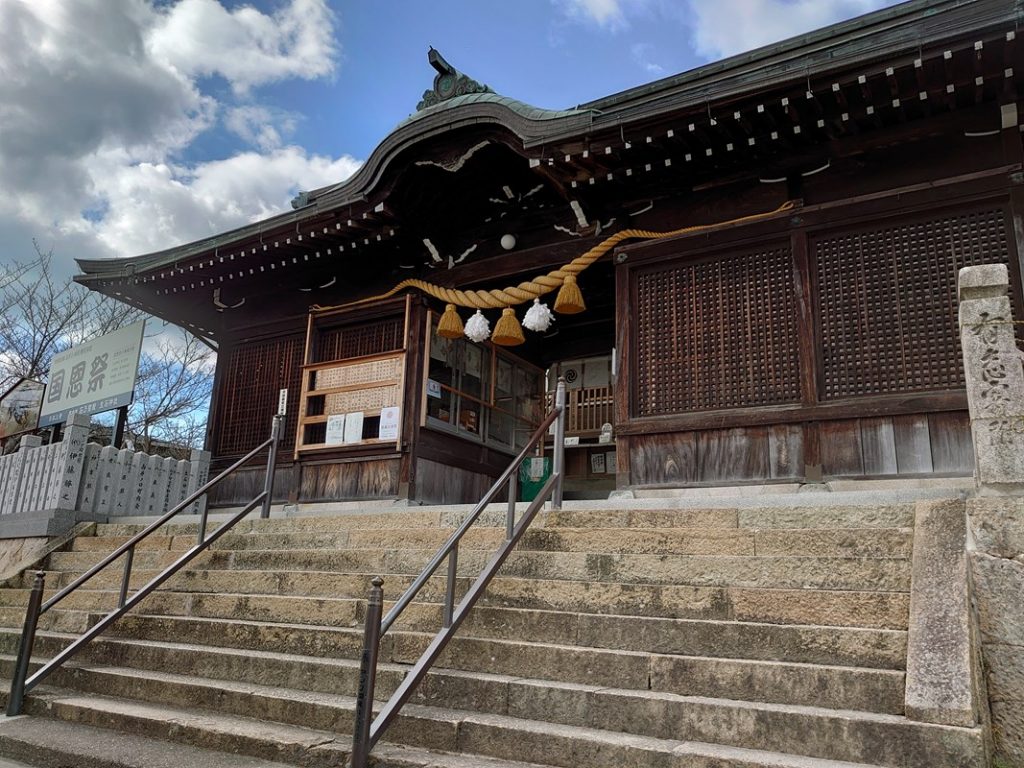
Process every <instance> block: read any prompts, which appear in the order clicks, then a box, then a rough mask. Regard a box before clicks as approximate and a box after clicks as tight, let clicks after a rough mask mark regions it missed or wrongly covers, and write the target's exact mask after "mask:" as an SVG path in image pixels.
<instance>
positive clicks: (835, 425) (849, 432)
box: [818, 420, 864, 477]
mask: <svg viewBox="0 0 1024 768" xmlns="http://www.w3.org/2000/svg"><path fill="white" fill-rule="evenodd" d="M818 434H819V441H820V451H821V472H822V474H823V475H824V476H825V477H843V476H851V475H852V476H858V475H863V474H864V459H863V455H862V453H861V447H860V425H859V424H858V423H857V421H856V420H853V421H824V422H822V423H821V424H819V425H818Z"/></svg>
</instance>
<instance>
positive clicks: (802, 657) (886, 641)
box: [7, 614, 907, 687]
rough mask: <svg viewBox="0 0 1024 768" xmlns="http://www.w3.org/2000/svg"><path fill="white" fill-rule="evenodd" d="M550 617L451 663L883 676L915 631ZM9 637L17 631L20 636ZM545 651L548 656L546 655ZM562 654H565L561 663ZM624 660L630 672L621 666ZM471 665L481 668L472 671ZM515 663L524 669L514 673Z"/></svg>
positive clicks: (143, 622)
mask: <svg viewBox="0 0 1024 768" xmlns="http://www.w3.org/2000/svg"><path fill="white" fill-rule="evenodd" d="M522 618H527V617H522ZM545 618H546V620H547V621H548V622H549V623H548V625H547V626H541V627H539V628H538V629H537V630H536V632H537V634H538V635H539V636H540V637H544V636H545V635H547V636H548V637H554V636H555V635H559V636H560V637H561V638H562V639H563V642H561V643H554V642H549V643H544V641H535V640H534V639H533V638H532V637H531V634H530V633H531V632H532V631H534V630H533V627H531V626H530V625H529V624H527V623H526V622H520V623H519V624H518V625H515V624H513V625H511V626H508V627H504V626H502V625H501V624H497V625H493V626H492V625H488V624H487V623H486V620H481V622H480V623H479V624H477V631H478V634H480V635H486V634H488V633H490V634H492V635H497V636H482V637H472V636H468V635H466V636H462V635H458V634H457V635H456V636H455V638H454V639H453V640H452V645H451V646H450V647H449V651H448V653H449V656H452V654H455V656H456V658H457V660H458V664H456V666H458V667H459V668H466V669H473V670H476V671H488V667H487V665H488V664H489V663H491V662H490V656H493V655H494V654H495V653H497V652H498V651H499V650H501V651H502V659H501V661H502V663H503V664H505V665H509V666H507V669H506V670H498V671H507V672H508V673H509V674H519V673H521V672H522V671H523V670H531V671H534V669H535V668H534V667H531V666H527V665H528V664H530V663H532V661H531V660H532V659H533V658H534V656H538V657H539V659H540V660H539V661H538V662H537V663H542V664H543V667H537V669H540V668H550V669H551V674H552V675H553V678H552V679H562V678H560V677H559V675H560V674H566V675H570V676H574V677H575V679H577V680H579V681H583V682H585V681H588V677H587V675H588V674H597V673H598V671H599V669H600V668H599V667H598V666H597V665H598V664H599V663H600V662H604V661H606V662H607V663H608V665H609V668H608V669H607V670H605V672H607V673H608V674H609V675H611V676H612V678H613V679H615V680H619V681H620V682H614V683H609V685H613V684H614V685H624V686H625V687H628V684H624V683H621V677H620V676H621V675H626V676H629V675H633V674H637V675H639V676H640V677H638V678H637V680H640V683H637V684H641V683H642V686H646V676H647V674H648V672H647V670H646V666H645V660H646V658H647V656H648V655H649V654H652V653H660V654H666V653H667V654H680V655H685V656H707V657H724V658H733V659H760V660H765V661H771V660H775V661H787V662H794V663H809V664H834V665H840V666H852V667H872V668H879V669H902V668H903V667H904V665H905V663H906V644H907V636H906V632H902V631H897V630H880V629H862V628H852V627H844V628H836V627H816V626H809V625H793V624H789V625H786V624H756V623H752V622H730V621H704V620H699V619H658V618H647V617H632V616H609V615H601V616H597V615H592V614H567V615H565V617H564V618H563V619H559V618H557V614H551V615H550V616H549V617H545ZM111 631H113V632H116V633H117V634H118V636H121V637H137V638H144V639H152V640H165V639H166V640H172V639H181V640H188V641H191V642H200V643H202V644H204V645H218V646H224V647H232V648H264V649H267V650H277V651H280V652H284V653H300V654H307V653H308V654H310V655H319V656H322V655H327V654H329V653H333V654H336V655H337V654H342V653H344V654H345V655H347V656H349V657H350V658H356V654H357V653H358V652H359V650H360V649H361V648H362V628H361V627H359V626H354V627H329V626H308V625H296V624H282V623H270V622H255V621H247V620H231V621H223V620H219V619H204V618H195V617H187V618H182V617H174V616H150V615H140V614H128V615H127V616H124V617H122V618H121V619H120V620H119V621H118V622H117V624H116V625H115V626H114V627H112V628H111ZM435 631H436V627H434V628H432V629H431V632H430V633H424V632H414V631H409V630H401V631H398V630H392V632H389V633H388V634H387V635H385V636H384V638H383V640H382V658H385V659H387V657H388V654H389V653H391V654H393V656H394V658H393V659H392V660H394V661H397V662H403V663H412V662H414V661H415V660H416V659H417V658H418V657H419V655H420V654H421V653H422V651H423V649H424V648H425V647H426V644H427V642H428V640H429V638H430V637H431V636H432V635H433V633H434V632H435ZM7 632H8V633H11V634H16V633H17V630H7ZM566 641H567V642H566ZM544 652H547V653H548V656H547V657H545V656H544ZM577 652H578V653H577ZM622 654H626V655H625V656H623V655H622ZM555 656H557V657H559V660H558V662H557V663H556V662H555V661H554V657H555ZM562 657H564V658H562ZM616 661H618V662H621V664H622V665H623V666H622V667H621V668H619V669H616V668H615V667H614V663H615V662H616ZM467 664H470V665H472V666H468V667H467V666H465V665H467ZM516 664H519V666H518V667H516V666H514V665H516ZM560 665H563V666H560ZM538 676H542V675H539V674H538ZM641 678H642V679H641Z"/></svg>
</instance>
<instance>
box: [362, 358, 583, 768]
mask: <svg viewBox="0 0 1024 768" xmlns="http://www.w3.org/2000/svg"><path fill="white" fill-rule="evenodd" d="M565 414H566V404H565V380H564V379H561V378H560V379H559V380H558V388H557V390H556V394H555V407H554V408H553V409H552V410H551V412H550V413H549V414H548V415H547V416H546V417H545V418H544V420H543V421H542V422H541V425H540V426H539V427H538V428H537V430H536V432H534V433H533V435H532V436H531V438H530V440H529V442H528V443H527V444H526V446H525V447H524V448H523V449H522V450H521V451H520V452H519V455H517V456H516V458H515V459H513V461H512V463H511V464H510V465H509V466H508V467H507V468H506V469H505V471H504V472H502V474H501V476H500V477H499V478H498V479H497V480H496V481H495V483H494V484H493V485H492V486H491V488H490V490H488V491H487V493H486V494H484V497H483V498H482V499H481V500H480V502H479V503H478V504H477V505H476V506H475V507H474V508H473V511H472V512H470V514H469V516H468V517H467V518H466V519H465V520H464V521H463V523H462V525H460V526H459V527H458V529H457V530H456V531H455V532H454V533H453V534H452V535H451V536H450V537H449V538H448V541H446V542H445V543H444V544H443V545H442V546H441V548H440V549H438V551H437V552H436V553H435V554H434V556H433V557H432V558H431V559H430V561H429V562H428V563H427V565H426V567H425V568H424V569H423V570H422V571H421V572H420V574H419V576H417V577H416V579H414V580H413V583H412V584H411V585H410V586H409V588H408V589H407V590H406V591H405V593H404V594H403V595H402V596H401V597H400V598H399V599H398V602H396V603H395V605H394V606H393V607H392V608H391V610H390V611H389V612H388V615H387V616H386V617H385V618H384V619H383V620H382V619H381V614H382V613H383V605H384V589H383V585H384V580H383V579H382V578H380V577H379V576H377V577H376V578H374V579H373V581H372V587H371V589H370V598H369V601H368V603H367V611H366V626H365V634H364V641H363V654H362V659H361V663H360V671H359V690H358V693H357V696H356V714H355V727H354V729H353V731H352V734H353V735H352V759H351V768H367V765H368V761H369V755H370V750H372V749H373V747H374V745H375V744H376V743H377V741H378V740H379V739H380V737H381V736H382V735H383V733H384V731H385V730H387V728H388V726H389V725H391V723H392V722H393V721H394V719H395V717H397V715H398V712H399V710H400V709H401V708H402V705H404V704H405V702H406V701H408V699H409V697H410V696H411V695H412V692H413V690H414V689H415V688H416V686H417V685H418V684H419V683H420V681H421V680H422V679H423V678H424V677H425V676H426V674H427V672H428V671H429V670H430V668H431V667H432V666H433V664H434V662H435V661H436V660H437V657H438V656H440V655H441V652H442V651H443V650H444V649H445V647H446V646H447V645H448V642H449V641H450V640H451V638H452V636H453V635H454V634H455V632H456V631H457V630H458V628H459V626H460V625H461V624H462V622H463V620H464V619H465V618H466V615H467V614H468V613H469V611H470V610H471V609H472V608H473V606H474V605H476V602H477V600H479V599H480V597H481V596H482V595H483V593H484V590H486V589H487V585H488V584H490V582H491V579H493V578H494V575H495V574H496V573H497V571H498V569H499V568H500V567H501V565H502V564H503V563H504V562H505V560H506V559H507V558H508V556H509V555H510V554H511V552H512V550H513V549H514V548H515V546H516V545H517V544H518V543H519V541H520V539H522V537H523V534H525V533H526V529H527V528H529V526H530V523H532V522H533V519H534V517H535V516H536V515H537V512H538V511H539V510H540V508H541V507H542V506H543V505H544V503H545V502H546V501H547V500H548V498H549V497H550V499H551V506H552V508H553V509H561V507H562V481H563V478H564V475H565ZM552 424H554V425H555V440H554V453H553V459H552V471H551V476H550V477H549V478H548V479H547V481H546V482H545V483H544V485H543V487H542V488H541V489H540V491H539V492H538V494H537V496H536V497H535V498H534V500H533V501H531V502H530V505H529V506H528V507H527V508H526V511H525V512H524V513H523V515H522V517H521V518H520V519H519V521H518V522H516V519H515V513H516V495H517V494H516V491H517V485H516V478H517V474H518V471H519V466H520V465H521V464H522V462H523V460H524V459H525V458H526V457H527V455H529V453H530V451H531V450H532V449H533V448H534V446H537V445H541V444H542V443H543V440H544V436H545V435H546V434H547V432H548V428H549V427H550V426H551V425H552ZM506 484H507V485H508V512H507V514H506V518H505V541H504V542H502V544H501V546H500V547H499V548H498V550H497V552H495V553H494V555H493V556H492V557H491V559H490V560H489V561H488V563H487V565H486V566H484V569H483V570H482V571H481V572H480V575H479V576H477V578H476V580H475V581H474V582H473V583H472V584H471V585H470V587H469V589H468V590H467V591H466V594H465V595H463V597H462V600H460V601H459V604H458V606H456V605H455V580H456V574H457V571H458V557H459V543H460V541H461V540H462V537H463V535H464V534H465V533H466V531H467V530H469V528H470V527H471V526H472V525H473V523H474V522H476V520H477V519H478V518H479V517H480V514H481V512H483V510H484V508H485V507H486V506H487V505H488V504H489V503H491V501H493V499H494V497H495V496H496V495H497V494H498V492H499V491H500V490H501V489H502V487H504V486H505V485H506ZM445 558H447V559H448V574H447V581H446V585H445V599H444V608H443V614H442V627H441V629H440V630H439V631H438V632H437V634H436V635H435V636H434V639H433V640H431V642H430V644H429V645H428V646H427V649H426V650H425V651H424V652H423V655H422V656H420V658H419V659H418V660H417V662H416V663H415V665H413V667H412V669H410V670H409V672H408V674H407V675H406V676H405V678H404V679H403V680H402V682H401V684H400V685H399V686H398V688H397V689H396V690H395V692H394V693H393V694H392V695H391V698H389V699H388V701H387V703H385V704H384V706H383V707H382V708H381V710H380V712H379V713H378V714H377V717H376V719H374V718H373V693H374V687H375V685H376V679H377V657H378V654H379V650H380V639H381V636H382V635H383V634H384V633H385V632H387V631H388V629H390V628H391V627H392V626H393V625H394V623H395V621H396V620H397V618H398V617H399V615H400V614H401V613H402V611H403V610H405V608H406V607H407V606H408V605H409V603H410V602H412V600H413V598H414V597H415V596H416V594H417V593H418V592H419V591H420V589H422V588H423V585H424V584H426V583H427V581H428V580H429V579H430V577H431V576H432V575H433V574H434V572H435V571H436V570H437V569H438V568H439V567H440V565H441V562H442V561H443V560H444V559H445Z"/></svg>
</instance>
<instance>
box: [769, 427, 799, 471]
mask: <svg viewBox="0 0 1024 768" xmlns="http://www.w3.org/2000/svg"><path fill="white" fill-rule="evenodd" d="M768 471H769V474H770V475H771V478H772V479H773V480H786V479H792V478H799V477H803V474H804V429H803V427H802V426H801V425H799V424H776V425H773V426H771V427H769V428H768Z"/></svg>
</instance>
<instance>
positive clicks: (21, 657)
mask: <svg viewBox="0 0 1024 768" xmlns="http://www.w3.org/2000/svg"><path fill="white" fill-rule="evenodd" d="M45 586H46V572H45V571H36V575H35V579H34V580H33V581H32V592H31V593H29V596H28V609H27V610H26V611H25V627H24V629H22V632H21V644H20V645H19V646H18V659H17V661H16V662H15V664H14V678H13V679H12V680H11V695H10V696H9V697H8V699H7V716H8V717H14V716H15V715H20V714H21V707H22V704H23V703H24V701H25V678H26V677H27V676H28V665H29V661H30V660H31V659H32V646H33V645H34V644H35V641H36V626H37V625H38V624H39V606H40V605H41V604H42V602H43V589H44V588H45Z"/></svg>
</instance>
